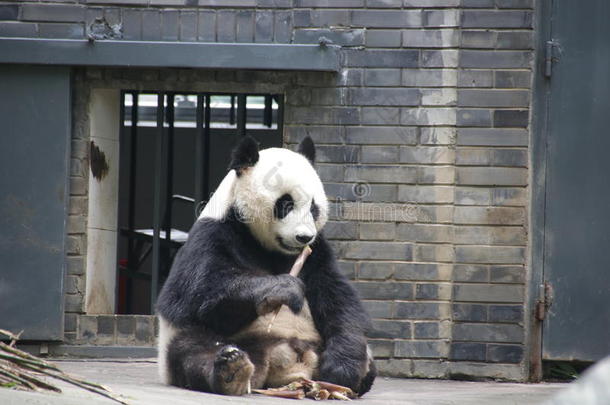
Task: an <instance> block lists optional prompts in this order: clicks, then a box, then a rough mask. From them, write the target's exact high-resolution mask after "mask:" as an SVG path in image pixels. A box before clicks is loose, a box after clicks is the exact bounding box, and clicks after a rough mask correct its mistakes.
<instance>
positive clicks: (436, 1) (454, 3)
mask: <svg viewBox="0 0 610 405" xmlns="http://www.w3.org/2000/svg"><path fill="white" fill-rule="evenodd" d="M460 1H461V0H404V6H405V7H415V8H422V7H423V8H446V7H448V8H451V7H458V6H459V5H460Z"/></svg>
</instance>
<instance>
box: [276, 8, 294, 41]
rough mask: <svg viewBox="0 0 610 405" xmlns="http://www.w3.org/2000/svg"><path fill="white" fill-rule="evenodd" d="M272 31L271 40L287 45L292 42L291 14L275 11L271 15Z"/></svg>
mask: <svg viewBox="0 0 610 405" xmlns="http://www.w3.org/2000/svg"><path fill="white" fill-rule="evenodd" d="M273 17H274V20H275V22H274V25H273V27H274V29H273V40H274V42H277V43H283V44H285V43H289V42H291V40H292V13H291V12H290V11H276V12H275V13H274V14H273Z"/></svg>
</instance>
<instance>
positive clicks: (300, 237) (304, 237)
mask: <svg viewBox="0 0 610 405" xmlns="http://www.w3.org/2000/svg"><path fill="white" fill-rule="evenodd" d="M296 238H297V240H298V241H299V242H301V243H303V244H305V243H309V242H311V240H312V239H313V235H303V234H301V235H297V236H296Z"/></svg>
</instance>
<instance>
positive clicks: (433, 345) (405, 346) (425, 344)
mask: <svg viewBox="0 0 610 405" xmlns="http://www.w3.org/2000/svg"><path fill="white" fill-rule="evenodd" d="M445 348H446V342H443V341H439V340H430V341H405V340H399V341H396V342H395V356H396V357H408V358H439V357H444V356H446V353H445V351H446V349H445Z"/></svg>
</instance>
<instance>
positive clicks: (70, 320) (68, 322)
mask: <svg viewBox="0 0 610 405" xmlns="http://www.w3.org/2000/svg"><path fill="white" fill-rule="evenodd" d="M77 318H78V315H76V314H64V332H76V322H77Z"/></svg>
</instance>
